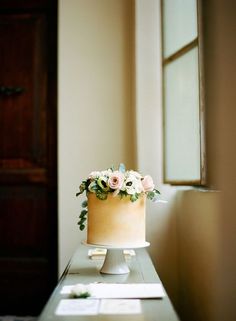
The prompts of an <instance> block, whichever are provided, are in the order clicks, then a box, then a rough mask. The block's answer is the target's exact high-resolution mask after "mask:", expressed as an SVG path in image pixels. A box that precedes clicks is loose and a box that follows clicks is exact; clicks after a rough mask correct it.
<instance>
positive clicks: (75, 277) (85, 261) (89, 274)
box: [38, 244, 179, 321]
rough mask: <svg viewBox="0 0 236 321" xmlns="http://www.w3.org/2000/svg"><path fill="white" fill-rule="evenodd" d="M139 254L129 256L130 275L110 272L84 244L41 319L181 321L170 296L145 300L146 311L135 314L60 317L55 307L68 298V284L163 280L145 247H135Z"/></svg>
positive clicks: (73, 258)
mask: <svg viewBox="0 0 236 321" xmlns="http://www.w3.org/2000/svg"><path fill="white" fill-rule="evenodd" d="M135 253H136V255H135V256H132V257H131V258H129V259H127V265H128V267H129V269H130V272H129V273H128V274H121V275H110V274H102V273H100V269H101V267H102V264H103V259H96V260H92V259H90V258H89V257H88V246H85V245H82V244H81V245H80V246H79V247H78V249H77V251H76V252H75V254H74V256H73V257H72V259H71V260H70V262H69V263H68V266H67V268H66V270H65V272H64V273H63V275H62V277H61V278H60V280H59V282H58V285H57V287H56V288H55V290H54V291H53V293H52V295H51V297H50V299H49V300H48V302H47V304H46V306H45V307H44V309H43V311H42V313H41V315H40V316H39V318H38V321H49V320H50V321H52V320H66V321H70V320H78V321H80V320H81V321H82V320H83V321H86V320H87V321H90V320H98V321H104V317H105V319H106V321H110V320H112V321H116V320H121V319H122V321H125V320H133V321H136V320H137V321H138V320H139V321H140V320H142V321H152V320H153V321H154V320H155V321H157V320H160V321H178V320H179V318H178V316H177V314H176V312H175V310H174V308H173V306H172V303H171V302H170V300H169V297H168V296H165V297H164V298H161V299H142V300H141V307H142V314H133V315H114V314H112V315H106V316H104V315H100V314H98V315H95V316H84V315H81V316H78V315H77V316H70V315H66V316H59V315H56V314H55V310H56V308H57V306H58V304H59V302H60V300H61V299H65V298H68V295H65V294H64V295H63V294H61V293H60V292H61V289H62V287H63V286H65V285H75V284H77V283H84V284H87V283H93V282H103V283H159V282H160V283H161V281H160V279H159V277H158V275H157V273H156V270H155V268H154V266H153V264H152V261H151V259H150V257H149V254H148V253H147V250H146V249H144V248H140V249H135Z"/></svg>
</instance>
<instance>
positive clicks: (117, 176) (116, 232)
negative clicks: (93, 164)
mask: <svg viewBox="0 0 236 321" xmlns="http://www.w3.org/2000/svg"><path fill="white" fill-rule="evenodd" d="M84 192H85V193H86V196H87V199H86V200H85V201H83V202H82V210H81V213H80V216H79V222H78V224H79V227H80V230H83V229H84V228H85V227H86V223H87V243H89V244H94V245H100V246H111V247H124V248H132V247H142V246H144V245H145V243H146V239H145V215H146V213H145V212H146V199H149V200H153V201H154V200H156V198H157V196H158V194H159V191H158V190H157V189H156V188H155V186H154V183H153V179H152V177H151V176H150V175H144V176H143V175H141V174H140V173H138V172H136V171H134V170H126V169H125V166H124V165H123V164H120V166H119V168H118V169H117V170H115V169H114V168H113V167H112V168H109V169H107V170H104V171H93V172H91V173H90V174H89V176H88V177H87V178H86V179H85V180H83V181H82V183H81V184H80V187H79V192H78V193H77V194H76V195H77V196H78V195H81V194H83V193H84Z"/></svg>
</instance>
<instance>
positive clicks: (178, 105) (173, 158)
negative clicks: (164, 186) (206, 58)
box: [164, 48, 200, 181]
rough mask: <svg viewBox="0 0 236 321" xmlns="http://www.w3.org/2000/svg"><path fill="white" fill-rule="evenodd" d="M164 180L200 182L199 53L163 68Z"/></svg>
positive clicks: (191, 52) (181, 58) (192, 53)
mask: <svg viewBox="0 0 236 321" xmlns="http://www.w3.org/2000/svg"><path fill="white" fill-rule="evenodd" d="M164 100H165V112H164V117H165V129H164V130H165V166H166V168H165V180H166V181H185V180H187V181H193V180H200V128H199V126H200V125H199V81H198V49H197V48H194V49H192V50H191V51H189V52H188V53H186V54H185V55H183V56H182V57H180V58H179V59H177V60H174V61H173V62H171V63H169V64H167V65H166V66H165V67H164Z"/></svg>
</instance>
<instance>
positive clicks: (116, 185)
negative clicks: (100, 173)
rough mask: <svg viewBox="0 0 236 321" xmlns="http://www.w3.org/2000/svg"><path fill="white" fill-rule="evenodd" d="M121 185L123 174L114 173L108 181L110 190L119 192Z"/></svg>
mask: <svg viewBox="0 0 236 321" xmlns="http://www.w3.org/2000/svg"><path fill="white" fill-rule="evenodd" d="M123 183H124V174H123V173H121V172H119V171H114V172H113V173H112V174H111V175H110V177H109V179H108V186H109V187H110V188H112V189H118V190H120V189H121V187H122V185H123Z"/></svg>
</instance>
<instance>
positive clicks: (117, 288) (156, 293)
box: [61, 283, 166, 299]
mask: <svg viewBox="0 0 236 321" xmlns="http://www.w3.org/2000/svg"><path fill="white" fill-rule="evenodd" d="M72 288H73V285H67V286H64V287H63V288H62V290H61V294H70V293H71V289H72ZM89 290H90V292H91V296H92V297H93V298H96V299H145V298H162V297H164V296H166V294H165V291H164V288H163V286H162V284H161V283H131V284H130V283H125V284H123V283H122V284H121V283H91V284H89Z"/></svg>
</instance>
